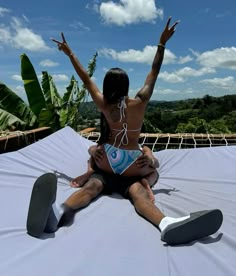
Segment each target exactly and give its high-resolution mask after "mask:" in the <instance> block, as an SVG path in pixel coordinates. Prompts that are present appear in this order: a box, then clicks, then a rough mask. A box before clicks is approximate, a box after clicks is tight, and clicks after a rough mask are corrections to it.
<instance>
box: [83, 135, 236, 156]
mask: <svg viewBox="0 0 236 276" xmlns="http://www.w3.org/2000/svg"><path fill="white" fill-rule="evenodd" d="M79 133H80V135H81V136H83V137H85V138H87V139H88V140H91V141H93V142H98V140H99V138H100V133H99V132H95V131H86V130H83V131H81V132H79ZM139 143H140V144H141V145H146V146H149V147H150V148H151V149H152V150H153V151H158V150H162V149H184V148H200V147H215V146H232V145H236V134H210V133H206V134H201V133H176V134H173V133H141V134H140V138H139Z"/></svg>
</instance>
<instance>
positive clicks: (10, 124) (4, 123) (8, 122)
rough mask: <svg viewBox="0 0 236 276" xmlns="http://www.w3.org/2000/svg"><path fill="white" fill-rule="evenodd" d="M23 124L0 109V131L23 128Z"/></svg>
mask: <svg viewBox="0 0 236 276" xmlns="http://www.w3.org/2000/svg"><path fill="white" fill-rule="evenodd" d="M24 125H25V122H23V121H22V120H20V119H19V118H17V117H16V116H14V115H13V114H11V113H9V112H7V111H6V110H3V109H1V108H0V130H8V129H11V130H13V129H19V128H20V126H24Z"/></svg>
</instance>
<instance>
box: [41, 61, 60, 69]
mask: <svg viewBox="0 0 236 276" xmlns="http://www.w3.org/2000/svg"><path fill="white" fill-rule="evenodd" d="M39 65H40V66H43V67H56V66H58V65H59V63H58V62H55V61H52V60H50V59H45V60H42V61H41V62H40V63H39Z"/></svg>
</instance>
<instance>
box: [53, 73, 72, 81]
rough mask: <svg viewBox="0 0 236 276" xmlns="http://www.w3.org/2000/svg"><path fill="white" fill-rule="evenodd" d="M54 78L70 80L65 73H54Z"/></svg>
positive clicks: (55, 79) (56, 79)
mask: <svg viewBox="0 0 236 276" xmlns="http://www.w3.org/2000/svg"><path fill="white" fill-rule="evenodd" d="M52 78H53V80H54V81H55V82H56V81H62V82H63V81H69V78H68V76H67V75H64V74H53V75H52Z"/></svg>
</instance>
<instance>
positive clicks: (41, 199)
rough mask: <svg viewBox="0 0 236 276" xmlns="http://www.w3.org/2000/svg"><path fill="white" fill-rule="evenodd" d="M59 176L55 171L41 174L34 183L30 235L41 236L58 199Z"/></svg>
mask: <svg viewBox="0 0 236 276" xmlns="http://www.w3.org/2000/svg"><path fill="white" fill-rule="evenodd" d="M56 192H57V177H56V175H55V174H53V173H46V174H43V175H41V176H40V177H39V178H38V179H37V180H36V181H35V183H34V186H33V190H32V193H31V198H30V204H29V210H28V215H27V223H26V228H27V232H28V234H29V235H31V236H33V237H36V238H39V237H40V236H41V235H42V234H43V232H44V230H45V226H46V223H47V221H48V218H49V215H50V212H51V210H52V205H53V203H54V202H55V200H56Z"/></svg>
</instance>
